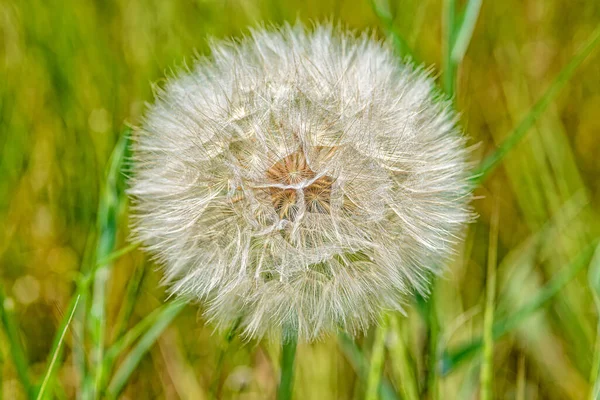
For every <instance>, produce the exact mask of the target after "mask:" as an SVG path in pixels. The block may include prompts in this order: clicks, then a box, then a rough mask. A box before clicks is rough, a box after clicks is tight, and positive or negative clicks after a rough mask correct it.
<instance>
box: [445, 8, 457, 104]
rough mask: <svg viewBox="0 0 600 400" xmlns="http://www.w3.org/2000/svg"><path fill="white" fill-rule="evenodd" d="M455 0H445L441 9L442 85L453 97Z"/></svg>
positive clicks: (454, 75)
mask: <svg viewBox="0 0 600 400" xmlns="http://www.w3.org/2000/svg"><path fill="white" fill-rule="evenodd" d="M455 25H456V0H445V1H444V10H443V23H442V29H443V35H444V40H442V44H443V53H444V54H443V57H442V65H443V70H444V76H443V87H444V92H446V94H447V95H448V96H449V97H451V98H454V94H455V93H454V92H455V91H454V88H455V82H456V70H457V63H456V62H455V61H454V59H453V58H452V48H453V47H454V32H455V31H456V26H455Z"/></svg>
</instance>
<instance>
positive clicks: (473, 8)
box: [450, 0, 482, 64]
mask: <svg viewBox="0 0 600 400" xmlns="http://www.w3.org/2000/svg"><path fill="white" fill-rule="evenodd" d="M481 2H482V0H469V2H468V3H467V5H466V6H465V12H464V16H463V18H462V19H461V21H460V23H459V24H458V27H457V28H456V30H457V32H456V33H455V34H454V41H453V43H452V48H451V50H450V58H451V59H452V61H453V62H455V63H456V64H459V63H460V62H461V61H462V60H463V58H464V56H465V53H466V52H467V48H468V47H469V43H470V42H471V37H472V36H473V31H474V30H475V25H476V24H477V19H478V18H479V10H480V9H481Z"/></svg>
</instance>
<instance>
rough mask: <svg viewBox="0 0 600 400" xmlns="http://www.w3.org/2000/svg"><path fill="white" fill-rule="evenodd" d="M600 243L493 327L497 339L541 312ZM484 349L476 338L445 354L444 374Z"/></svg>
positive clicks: (587, 260)
mask: <svg viewBox="0 0 600 400" xmlns="http://www.w3.org/2000/svg"><path fill="white" fill-rule="evenodd" d="M597 243H598V241H597V240H594V241H593V242H592V243H591V244H590V245H588V246H587V247H586V248H585V249H584V250H582V251H581V252H580V253H579V255H578V256H577V257H576V258H575V260H573V262H572V263H571V264H569V265H568V266H567V267H565V268H564V269H563V270H562V271H560V272H559V273H558V274H557V275H555V276H554V278H552V279H551V280H550V281H549V282H548V283H547V284H546V286H544V287H543V288H542V289H541V290H540V291H539V292H538V293H537V295H536V296H535V297H534V298H533V300H531V301H530V302H529V303H527V304H525V305H524V306H522V307H521V308H520V309H519V310H518V311H517V312H515V313H514V314H512V315H510V316H508V317H505V318H502V319H501V320H497V321H496V322H495V323H494V325H493V338H494V340H498V339H499V338H501V337H502V336H504V335H505V334H507V333H508V332H511V331H512V330H514V329H515V328H517V327H518V326H519V325H520V324H521V323H522V322H523V321H525V320H526V319H527V318H529V317H530V316H532V315H533V314H535V313H536V312H537V311H539V310H541V309H542V308H543V307H544V306H545V305H546V304H547V303H548V302H549V301H550V300H552V298H553V297H554V296H556V295H557V294H558V293H559V292H560V291H561V290H562V289H563V288H564V287H565V286H566V285H567V284H568V283H569V282H571V281H572V280H573V279H574V278H575V276H577V274H578V273H579V272H580V271H581V270H582V269H583V268H584V267H585V266H586V265H588V263H589V260H590V258H591V256H592V253H593V251H594V249H595V247H596V244H597ZM482 346H483V340H482V338H481V337H480V338H478V339H475V340H473V341H471V342H469V343H467V344H464V345H461V346H459V347H458V348H457V349H455V350H452V351H448V352H446V353H445V354H444V355H443V357H442V360H441V363H440V370H441V374H442V375H448V374H449V373H451V372H452V371H454V370H455V369H456V367H457V366H459V365H460V364H462V363H463V362H464V361H466V360H467V359H469V358H470V357H472V356H473V355H475V354H477V353H478V352H479V351H481V349H482Z"/></svg>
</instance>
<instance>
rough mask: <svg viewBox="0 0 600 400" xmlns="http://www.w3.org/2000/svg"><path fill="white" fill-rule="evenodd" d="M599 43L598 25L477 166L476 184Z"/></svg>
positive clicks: (491, 169)
mask: <svg viewBox="0 0 600 400" xmlns="http://www.w3.org/2000/svg"><path fill="white" fill-rule="evenodd" d="M599 43H600V27H598V28H596V30H595V31H594V32H593V33H592V34H591V35H590V38H589V39H588V41H587V42H586V44H585V45H584V46H583V47H582V48H581V50H580V51H579V52H578V53H577V54H576V55H575V56H574V57H573V58H572V59H571V61H569V63H568V64H567V65H566V66H565V67H564V68H563V69H562V70H561V71H560V72H559V74H558V75H557V76H556V78H554V80H553V81H552V83H551V84H550V86H549V87H548V89H546V92H545V93H544V94H543V95H542V97H540V99H539V100H538V101H537V102H536V103H535V105H534V106H533V107H532V108H531V110H530V111H529V112H528V113H527V115H525V117H524V118H523V119H522V120H521V122H520V123H519V125H517V127H516V128H515V129H514V130H513V131H512V132H510V133H509V134H508V135H507V137H506V139H504V141H503V142H502V143H501V144H500V146H498V148H497V149H496V151H494V152H493V153H492V154H491V155H489V156H488V157H487V158H486V159H485V160H484V161H483V162H482V163H481V165H480V166H479V168H478V169H477V171H476V172H475V174H474V175H473V180H474V182H475V183H476V184H479V183H481V182H482V181H483V180H485V178H486V177H487V176H488V175H489V174H490V172H492V171H493V170H494V168H496V166H498V164H499V163H500V162H501V161H502V160H503V159H504V157H505V156H506V155H507V154H508V153H509V152H510V151H511V150H512V149H513V148H514V147H515V146H516V145H517V144H518V143H519V142H520V141H521V140H522V139H523V138H524V137H525V134H527V132H528V131H529V129H530V128H531V127H532V126H533V125H534V124H535V122H536V121H537V119H538V118H539V117H540V115H542V113H543V112H544V111H545V110H546V108H548V106H549V105H550V103H551V102H552V100H554V98H555V97H556V95H557V94H558V93H559V92H560V90H561V89H562V88H563V87H564V86H565V85H566V83H567V82H568V81H569V79H571V77H572V76H573V74H574V73H575V70H576V69H577V67H579V65H581V63H582V62H583V61H584V60H585V59H586V58H587V57H588V56H589V55H590V54H591V53H592V51H593V50H594V49H595V48H596V46H597V45H598V44H599Z"/></svg>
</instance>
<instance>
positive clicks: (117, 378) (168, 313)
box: [107, 301, 185, 399]
mask: <svg viewBox="0 0 600 400" xmlns="http://www.w3.org/2000/svg"><path fill="white" fill-rule="evenodd" d="M184 307H185V302H183V301H174V302H171V303H168V304H166V305H165V306H164V307H163V308H162V309H161V313H160V314H159V315H158V317H157V318H156V320H155V321H154V324H153V325H152V326H151V327H150V328H149V329H148V330H145V333H144V334H143V336H142V337H141V339H140V341H139V342H138V343H137V345H135V347H134V348H133V349H132V350H131V351H130V352H129V354H128V355H127V356H126V357H125V359H124V360H123V362H122V363H121V365H120V366H119V368H118V369H117V372H116V373H115V375H114V376H113V378H112V380H111V381H110V384H109V385H108V389H107V397H108V398H111V399H116V398H117V397H118V396H119V394H120V393H121V391H122V390H123V389H124V388H125V385H126V384H127V381H128V380H129V378H130V377H131V374H133V372H134V371H135V369H136V368H137V366H138V364H139V363H140V361H141V360H142V358H143V357H144V356H145V355H146V353H147V352H148V351H149V350H150V349H151V348H152V346H153V345H154V343H155V342H156V340H157V339H158V338H159V337H160V335H161V334H162V333H163V331H164V330H165V329H166V328H167V327H168V326H169V324H171V322H172V321H173V319H175V317H177V315H179V313H180V312H181V311H182V310H183V308H184Z"/></svg>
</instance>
